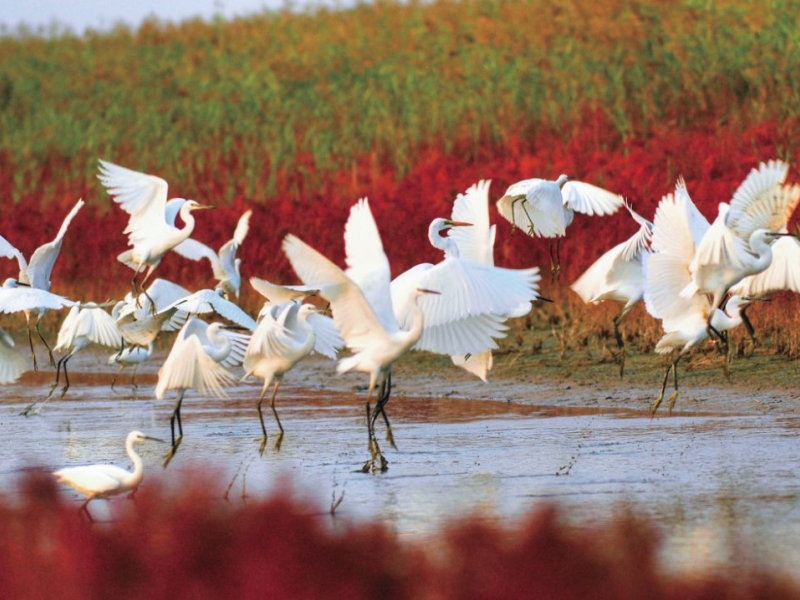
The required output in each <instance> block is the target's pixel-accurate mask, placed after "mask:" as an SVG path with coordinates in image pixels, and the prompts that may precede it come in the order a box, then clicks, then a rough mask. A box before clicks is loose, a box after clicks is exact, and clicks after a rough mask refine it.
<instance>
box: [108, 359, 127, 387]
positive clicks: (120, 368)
mask: <svg viewBox="0 0 800 600" xmlns="http://www.w3.org/2000/svg"><path fill="white" fill-rule="evenodd" d="M124 368H125V365H120V366H119V367H117V372H116V373H114V377H113V378H112V379H111V391H112V392H113V391H114V384H115V383H117V377H119V374H120V373H122V369H124Z"/></svg>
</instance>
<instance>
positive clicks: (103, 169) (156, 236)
mask: <svg viewBox="0 0 800 600" xmlns="http://www.w3.org/2000/svg"><path fill="white" fill-rule="evenodd" d="M98 178H99V179H100V181H101V182H102V183H103V185H104V186H105V187H106V190H107V191H108V193H109V194H110V195H111V196H113V198H114V202H116V203H117V204H119V205H120V207H121V208H122V209H123V210H124V211H125V212H127V213H128V214H130V219H129V220H128V226H127V227H126V228H125V231H124V232H123V233H127V234H128V245H129V246H132V249H130V250H126V251H125V252H123V253H122V254H120V255H119V256H118V257H117V260H119V261H120V262H121V263H123V264H125V265H127V266H129V267H130V268H131V269H133V270H134V274H133V279H132V280H131V285H132V286H133V295H134V297H136V298H138V297H139V286H138V285H137V282H136V280H137V278H138V277H139V273H141V272H142V270H144V268H145V267H148V269H147V273H145V276H144V279H143V280H142V282H141V286H142V287H144V285H145V284H146V283H147V280H148V279H150V275H152V273H153V271H154V270H155V268H156V267H157V266H158V265H159V263H160V262H161V259H162V258H164V255H165V254H166V253H167V252H169V251H170V250H172V249H173V248H175V246H177V245H178V244H180V243H181V242H182V241H184V240H186V239H188V238H189V236H190V235H191V234H192V231H194V223H195V221H194V217H193V216H192V211H195V210H201V209H204V208H212V207H211V206H206V205H203V204H200V203H199V202H196V201H194V200H185V201H184V200H183V199H182V198H177V199H173V200H171V201H170V202H172V203H173V204H171V205H170V207H168V206H167V205H168V204H169V203H168V202H167V190H168V187H167V182H166V181H164V180H163V179H161V178H160V177H155V176H154V175H147V174H145V173H139V172H137V171H132V170H131V169H126V168H125V167H120V166H119V165H115V164H113V163H110V162H106V161H104V160H101V161H100V175H98ZM176 201H177V202H176ZM178 205H179V206H180V209H179V211H178V214H179V215H180V217H181V220H182V221H183V223H184V225H183V227H181V228H180V229H179V228H177V227H175V225H174V221H175V217H174V207H176V206H178ZM146 294H147V292H145V295H146Z"/></svg>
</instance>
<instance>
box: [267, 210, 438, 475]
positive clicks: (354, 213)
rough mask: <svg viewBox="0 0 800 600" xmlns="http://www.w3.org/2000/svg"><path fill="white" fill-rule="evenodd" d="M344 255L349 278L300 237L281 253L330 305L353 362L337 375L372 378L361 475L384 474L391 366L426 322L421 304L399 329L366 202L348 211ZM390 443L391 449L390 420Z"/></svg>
mask: <svg viewBox="0 0 800 600" xmlns="http://www.w3.org/2000/svg"><path fill="white" fill-rule="evenodd" d="M345 250H346V255H347V265H348V270H347V273H345V272H344V271H342V270H341V269H340V268H339V267H337V266H336V265H335V264H334V263H332V262H331V261H330V260H328V259H327V258H326V257H325V256H323V255H322V254H320V253H319V252H317V251H316V250H315V249H313V248H312V247H311V246H309V245H308V244H306V243H305V242H303V241H302V240H300V239H299V238H298V237H295V236H294V235H291V234H289V235H287V236H286V237H285V238H284V240H283V251H284V252H285V253H286V256H287V257H288V258H289V262H290V263H291V264H292V267H293V268H294V270H295V271H296V272H297V274H298V276H299V277H300V279H301V280H302V281H303V282H304V283H305V284H306V285H308V286H311V287H313V288H315V289H318V290H319V294H320V295H321V296H322V297H323V298H325V299H326V300H328V302H330V306H331V310H332V312H333V321H334V323H335V324H336V326H337V327H338V328H339V331H340V332H341V334H342V338H343V339H344V342H345V345H346V346H347V347H348V348H349V349H350V350H352V351H353V354H352V355H351V356H348V357H345V358H343V359H341V360H340V361H339V364H338V366H337V368H336V370H337V372H338V373H344V372H346V371H351V370H353V371H360V372H363V373H367V374H369V388H368V390H367V403H366V410H367V436H368V440H369V443H368V447H369V450H370V454H371V458H370V460H368V461H367V462H366V463H365V464H364V467H363V468H362V470H363V471H364V472H369V471H376V470H380V471H385V470H386V469H387V468H388V461H387V460H386V458H385V457H384V456H383V453H382V452H381V450H380V446H379V445H378V441H377V438H376V437H375V433H374V423H375V418H376V417H377V415H378V413H382V414H384V417H385V413H384V412H383V411H384V406H385V404H386V402H387V401H388V399H389V392H390V390H391V369H392V365H393V364H394V363H395V361H397V360H398V359H399V358H400V357H401V356H403V355H404V354H405V353H406V352H408V351H409V350H410V349H411V348H412V346H413V345H414V344H415V343H416V342H417V340H418V339H419V337H420V335H422V328H423V320H424V316H423V313H422V310H421V309H420V308H419V306H418V305H417V303H416V302H412V303H411V319H410V327H409V328H408V329H401V328H400V326H399V325H398V323H397V319H396V317H395V316H394V311H393V309H392V296H391V292H390V280H391V275H390V268H389V260H388V259H387V258H386V254H385V253H384V251H383V244H382V243H381V238H380V234H379V233H378V227H377V225H376V224H375V220H374V218H373V216H372V213H371V212H370V209H369V203H368V201H367V200H366V198H364V199H361V200H359V201H358V202H357V203H356V204H355V205H354V206H353V208H352V209H351V210H350V217H349V219H348V221H347V225H346V226H345ZM426 293H431V292H430V291H429V290H423V289H418V290H414V297H415V298H419V297H421V296H422V295H423V294H426ZM433 293H436V292H435V291H434V292H433ZM377 385H379V386H380V389H381V392H382V393H381V394H380V395H379V398H378V400H377V402H376V406H375V410H374V411H372V409H371V404H370V402H371V400H372V393H373V391H374V390H375V389H376V386H377ZM387 437H388V438H389V441H390V443H391V442H392V435H391V428H390V427H389V426H388V420H387Z"/></svg>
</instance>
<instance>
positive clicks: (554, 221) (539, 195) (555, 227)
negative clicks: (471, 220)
mask: <svg viewBox="0 0 800 600" xmlns="http://www.w3.org/2000/svg"><path fill="white" fill-rule="evenodd" d="M561 202H562V198H561V194H560V193H559V190H558V186H556V185H554V182H552V181H547V180H546V179H538V178H537V179H525V180H523V181H518V182H517V183H515V184H513V185H511V186H509V188H508V189H507V190H506V193H505V194H504V195H503V197H502V198H500V199H499V200H498V201H497V210H498V212H499V213H500V215H501V216H503V217H504V218H505V219H507V220H508V221H510V222H511V223H512V224H513V225H514V226H515V227H518V228H520V229H521V230H522V231H524V232H525V233H527V234H528V235H533V236H539V237H556V236H559V235H564V229H565V227H566V223H565V222H564V216H563V214H561V213H563V211H562V210H561V209H559V212H558V213H552V212H551V210H549V209H552V207H553V206H557V207H560V206H561Z"/></svg>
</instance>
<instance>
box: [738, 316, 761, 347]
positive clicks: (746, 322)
mask: <svg viewBox="0 0 800 600" xmlns="http://www.w3.org/2000/svg"><path fill="white" fill-rule="evenodd" d="M748 308H750V307H749V306H745V307H744V308H740V309H739V314H740V315H741V316H742V324H743V325H744V328H745V329H746V330H747V335H749V336H750V341H751V342H752V344H753V345H752V348H751V350H750V354H748V356H750V355H752V354H753V352H754V351H755V349H756V346H757V345H758V338H757V337H756V330H755V328H754V327H753V324H752V323H751V322H750V317H748V316H747V309H748Z"/></svg>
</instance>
